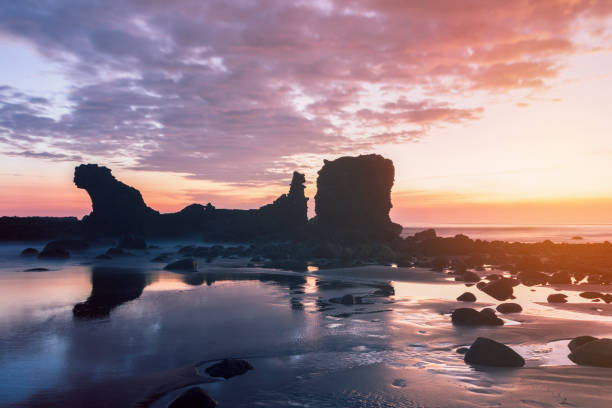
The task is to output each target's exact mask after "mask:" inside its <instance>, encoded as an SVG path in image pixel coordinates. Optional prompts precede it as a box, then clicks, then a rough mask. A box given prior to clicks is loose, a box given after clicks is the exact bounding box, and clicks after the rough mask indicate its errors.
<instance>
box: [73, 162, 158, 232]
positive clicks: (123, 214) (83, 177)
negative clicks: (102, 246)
mask: <svg viewBox="0 0 612 408" xmlns="http://www.w3.org/2000/svg"><path fill="white" fill-rule="evenodd" d="M74 184H75V185H76V186H77V187H78V188H82V189H84V190H85V191H87V194H89V197H90V198H91V206H92V212H91V214H89V215H88V216H86V217H84V218H83V224H84V226H85V228H86V230H87V231H88V232H90V233H92V235H116V234H119V233H130V234H140V235H141V234H144V232H145V230H146V228H147V226H148V225H150V224H151V223H152V222H153V219H154V218H155V217H156V216H159V213H158V212H157V211H155V210H153V209H152V208H149V207H147V205H146V204H145V202H144V200H143V199H142V196H141V195H140V192H139V191H138V190H136V189H135V188H133V187H130V186H128V185H126V184H124V183H122V182H120V181H118V180H117V179H115V177H114V176H113V175H112V174H111V170H110V169H109V168H106V167H101V166H98V165H97V164H81V165H80V166H78V167H77V168H76V169H75V170H74Z"/></svg>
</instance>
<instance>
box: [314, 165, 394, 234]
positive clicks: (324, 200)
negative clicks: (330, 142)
mask: <svg viewBox="0 0 612 408" xmlns="http://www.w3.org/2000/svg"><path fill="white" fill-rule="evenodd" d="M394 177H395V168H394V167H393V162H392V161H391V160H389V159H385V158H384V157H382V156H380V155H377V154H370V155H362V156H358V157H341V158H339V159H336V160H333V161H328V160H325V162H324V165H323V168H322V169H321V170H320V171H319V177H318V178H317V195H316V196H315V211H316V214H317V216H316V223H317V225H318V226H319V227H320V228H321V229H323V230H331V231H338V230H349V231H355V230H360V231H363V232H364V233H367V234H370V235H375V236H378V237H380V236H385V235H398V234H399V233H400V232H401V226H399V225H398V224H394V223H392V222H391V219H390V218H389V211H390V210H391V207H392V205H391V187H393V181H394Z"/></svg>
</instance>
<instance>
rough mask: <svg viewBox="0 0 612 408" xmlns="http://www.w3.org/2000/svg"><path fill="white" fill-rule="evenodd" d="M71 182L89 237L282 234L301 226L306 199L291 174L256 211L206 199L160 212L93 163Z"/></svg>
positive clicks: (235, 237)
mask: <svg viewBox="0 0 612 408" xmlns="http://www.w3.org/2000/svg"><path fill="white" fill-rule="evenodd" d="M74 182H75V184H76V186H77V187H79V188H82V189H84V190H86V191H87V193H88V194H89V196H90V198H91V202H92V209H93V211H92V212H91V214H89V215H88V216H86V217H85V218H84V219H83V224H84V228H85V231H86V233H87V234H88V235H89V236H115V237H116V236H121V235H123V236H126V235H130V236H136V237H141V236H152V237H176V236H188V235H191V236H197V237H200V238H208V239H217V240H223V241H246V240H251V239H255V238H263V237H266V238H287V237H290V236H291V235H292V234H293V233H295V231H296V230H298V229H299V228H301V227H303V226H304V225H306V223H307V222H308V218H307V201H308V198H306V197H305V195H304V189H305V187H304V183H305V178H304V175H303V174H300V173H297V172H295V173H293V179H292V181H291V186H290V189H289V193H288V194H283V195H281V196H280V197H279V198H277V199H276V200H275V201H274V202H273V203H272V204H268V205H265V206H263V207H261V208H259V209H257V210H221V209H216V208H215V207H214V206H213V205H211V204H210V203H209V204H207V205H206V206H203V205H200V204H191V205H189V206H187V207H185V208H184V209H183V210H181V211H179V212H177V213H171V214H160V213H159V212H157V211H155V210H153V209H152V208H150V207H148V206H147V205H146V204H145V202H144V200H143V198H142V196H141V194H140V192H139V191H138V190H136V189H135V188H133V187H130V186H128V185H126V184H124V183H122V182H120V181H118V180H117V179H115V177H113V175H112V174H111V170H110V169H108V168H106V167H101V166H98V165H96V164H83V165H80V166H78V167H77V168H76V169H75V173H74Z"/></svg>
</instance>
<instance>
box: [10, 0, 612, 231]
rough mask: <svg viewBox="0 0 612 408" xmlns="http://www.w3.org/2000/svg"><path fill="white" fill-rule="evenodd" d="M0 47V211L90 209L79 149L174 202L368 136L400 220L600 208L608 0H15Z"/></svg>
mask: <svg viewBox="0 0 612 408" xmlns="http://www.w3.org/2000/svg"><path fill="white" fill-rule="evenodd" d="M0 58H1V61H2V63H1V64H0V163H1V164H0V188H1V189H2V194H1V195H0V215H11V216H12V215H20V216H26V215H75V216H79V217H80V216H83V215H85V214H87V213H88V212H90V211H91V205H90V202H89V200H88V197H87V194H86V193H85V192H84V191H82V190H78V189H77V188H76V187H75V186H74V185H73V184H72V174H73V171H74V167H75V166H76V165H78V164H80V163H98V164H101V165H105V166H107V167H110V168H111V169H112V170H113V174H114V175H115V176H116V177H117V178H118V179H120V180H122V181H124V182H126V183H128V184H130V185H133V186H135V187H137V188H138V189H139V190H141V192H142V193H143V196H144V198H145V201H146V202H147V204H149V205H150V206H151V207H154V208H156V209H158V210H160V211H162V212H169V211H177V210H180V209H181V208H182V207H184V206H185V205H187V204H190V203H192V202H200V203H207V202H212V203H213V204H214V205H215V206H217V207H220V208H255V207H258V206H260V205H263V204H265V203H267V202H270V201H272V200H273V199H274V198H275V197H276V196H278V195H279V194H281V193H283V192H286V191H287V190H288V184H289V181H290V177H291V173H292V171H293V170H298V171H301V172H304V173H305V174H306V177H307V182H308V185H307V191H306V192H307V195H308V196H310V197H314V194H315V193H316V188H315V184H316V172H317V170H318V169H319V168H320V167H321V165H322V163H323V160H324V159H334V158H337V157H340V156H345V155H357V154H364V153H379V154H382V155H384V156H385V157H388V158H390V159H392V160H393V162H394V164H395V169H396V175H395V185H394V188H393V193H392V201H393V205H394V208H393V210H392V214H391V215H392V219H393V220H394V221H396V222H400V223H402V224H404V225H406V226H409V225H437V224H444V223H493V224H564V223H572V224H574V223H578V224H579V223H612V211H609V209H610V208H612V172H610V171H609V169H610V165H609V163H610V160H611V159H612V103H610V101H609V98H610V95H612V0H538V1H535V0H534V1H526V0H514V1H511V2H509V1H505V0H503V1H502V0H463V1H456V0H429V1H426V2H424V1H416V0H415V1H411V0H376V1H375V0H337V1H333V0H304V1H289V0H252V1H247V0H236V1H231V2H228V1H225V0H222V1H216V0H207V1H199V0H176V1H172V2H168V1H162V0H146V1H145V0H132V1H129V2H126V1H119V0H103V1H102V0H100V1H95V0H82V1H80V0H79V1H77V0H74V1H73V0H62V1H53V0H48V1H45V2H43V3H41V2H39V1H28V0H20V1H12V2H2V3H1V4H0ZM310 207H314V199H312V198H311V203H310ZM310 211H311V215H312V208H311V210H310Z"/></svg>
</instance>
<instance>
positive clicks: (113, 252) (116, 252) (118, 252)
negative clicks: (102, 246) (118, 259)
mask: <svg viewBox="0 0 612 408" xmlns="http://www.w3.org/2000/svg"><path fill="white" fill-rule="evenodd" d="M106 255H108V256H110V257H113V256H127V255H132V254H130V253H129V252H126V251H124V250H123V249H122V248H109V249H108V250H107V251H106Z"/></svg>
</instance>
